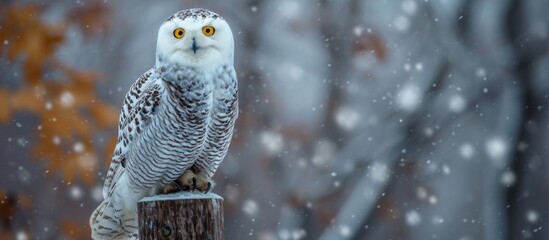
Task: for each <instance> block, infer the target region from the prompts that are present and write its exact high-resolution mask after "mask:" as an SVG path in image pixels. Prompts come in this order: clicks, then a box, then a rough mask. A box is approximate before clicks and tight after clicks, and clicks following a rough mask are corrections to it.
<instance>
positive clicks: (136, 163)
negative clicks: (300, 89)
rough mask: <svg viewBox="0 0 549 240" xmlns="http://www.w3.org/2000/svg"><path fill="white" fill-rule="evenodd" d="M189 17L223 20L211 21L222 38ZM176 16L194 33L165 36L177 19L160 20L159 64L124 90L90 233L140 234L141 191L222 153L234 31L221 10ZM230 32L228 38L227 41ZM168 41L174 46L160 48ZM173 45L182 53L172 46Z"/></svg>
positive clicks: (149, 191) (232, 106) (232, 112)
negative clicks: (191, 47)
mask: <svg viewBox="0 0 549 240" xmlns="http://www.w3.org/2000/svg"><path fill="white" fill-rule="evenodd" d="M193 14H194V15H193ZM182 16H184V17H182ZM189 17H193V18H195V19H196V18H202V20H204V21H210V20H214V21H222V22H220V23H216V22H214V23H211V21H210V24H214V25H215V24H217V25H216V26H218V25H219V26H218V28H219V30H218V31H225V32H227V31H228V33H223V32H221V33H220V34H221V36H220V37H219V39H214V38H211V39H210V38H204V37H203V36H200V35H199V33H198V31H194V32H191V30H192V29H193V27H192V26H193V25H189V24H196V23H194V22H192V23H189V22H185V19H187V18H189ZM174 19H179V20H177V21H175V22H176V23H175V24H176V25H177V24H179V25H181V26H187V27H188V29H189V30H188V32H191V33H190V34H191V35H190V36H189V37H188V38H191V37H192V40H185V39H182V40H181V41H173V40H172V39H169V38H168V37H165V36H164V33H163V31H164V30H163V28H167V30H165V31H166V32H168V31H170V29H171V28H173V27H172V25H174V24H172V23H168V25H166V23H165V24H163V26H162V27H161V29H160V31H159V40H158V41H159V42H158V47H157V62H156V65H155V66H154V67H153V68H151V69H150V70H148V71H147V72H145V73H144V74H143V75H142V76H141V77H139V78H138V79H137V81H136V82H135V83H134V84H133V85H132V86H131V88H130V90H129V92H128V93H127V94H126V98H125V100H124V105H123V107H122V110H121V113H120V119H119V126H118V144H117V146H116V148H115V151H114V154H113V158H112V163H111V167H110V168H109V171H108V173H107V176H106V179H105V185H104V189H103V197H104V199H105V200H104V201H103V202H102V204H101V205H100V206H99V207H98V208H97V209H96V210H95V211H94V213H93V214H92V217H91V218H90V225H91V227H92V237H93V238H94V239H113V238H127V237H130V238H132V239H135V238H137V213H136V211H135V210H136V209H135V207H136V205H135V204H136V202H137V201H138V200H139V199H141V198H143V197H146V196H151V195H153V194H155V193H156V192H157V190H158V189H159V188H161V187H162V186H164V185H166V184H169V183H171V182H173V181H174V180H176V179H177V178H178V177H179V176H181V175H182V173H183V172H184V171H185V170H187V169H189V168H191V167H192V168H193V169H197V170H198V171H199V172H201V173H202V174H203V175H205V176H204V177H205V178H207V179H210V178H211V177H212V176H213V174H214V173H215V171H216V170H217V168H218V166H219V164H220V163H221V161H222V160H223V158H224V157H225V155H226V154H227V151H228V148H229V144H230V140H231V137H232V132H233V128H234V124H235V120H236V118H237V114H238V101H237V92H238V86H237V78H236V73H235V70H234V67H233V51H234V50H233V49H234V43H233V42H232V33H230V29H228V30H227V29H225V30H224V28H225V25H226V23H225V22H224V20H223V19H222V18H221V17H220V16H219V15H217V14H215V13H213V12H209V11H208V10H204V9H193V10H184V11H181V12H179V13H176V14H174V15H173V16H172V17H170V18H169V19H168V20H167V22H168V21H172V20H174ZM169 24H171V25H169ZM226 28H228V25H227V26H226ZM195 32H196V33H195ZM193 34H194V35H193ZM222 34H226V36H225V35H222ZM228 36H230V44H233V45H230V46H228V47H225V46H224V45H225V44H229V42H227V41H226V38H228ZM196 38H200V39H199V40H196ZM183 40H185V41H187V42H188V41H193V44H197V43H196V42H197V41H200V42H199V43H198V44H199V45H201V46H204V47H203V49H204V50H202V51H204V53H199V54H202V55H197V53H196V51H195V52H194V55H192V53H187V52H186V51H187V50H188V49H187V48H188V46H187V45H188V44H187V42H184V41H183ZM212 40H213V41H212ZM218 40H219V41H218ZM166 42H168V43H171V44H173V45H174V46H175V47H174V49H175V50H176V51H172V50H171V49H168V50H165V49H163V48H164V45H165V44H166ZM209 45H211V46H213V47H211V48H209ZM220 45H221V46H220ZM225 48H226V49H225ZM212 49H213V50H212ZM216 49H218V50H216ZM219 49H221V50H219ZM177 51H181V52H182V53H180V55H177V54H179V53H173V52H177ZM199 51H201V50H199ZM216 51H218V52H219V54H218V52H216Z"/></svg>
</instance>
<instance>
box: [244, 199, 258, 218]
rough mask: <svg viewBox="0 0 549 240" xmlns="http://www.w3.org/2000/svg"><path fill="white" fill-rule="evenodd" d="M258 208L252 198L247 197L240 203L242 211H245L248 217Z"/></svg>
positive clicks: (254, 213)
mask: <svg viewBox="0 0 549 240" xmlns="http://www.w3.org/2000/svg"><path fill="white" fill-rule="evenodd" d="M258 210H259V207H258V206H257V203H256V202H255V201H254V200H251V199H247V200H246V201H244V203H243V204H242V211H244V213H246V214H247V215H248V216H250V217H253V216H255V215H256V214H257V212H258Z"/></svg>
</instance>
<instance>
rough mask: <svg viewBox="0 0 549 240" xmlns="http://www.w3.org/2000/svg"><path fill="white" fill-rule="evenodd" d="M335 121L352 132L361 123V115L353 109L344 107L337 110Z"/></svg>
mask: <svg viewBox="0 0 549 240" xmlns="http://www.w3.org/2000/svg"><path fill="white" fill-rule="evenodd" d="M335 121H336V123H337V125H338V126H340V127H341V128H343V129H345V130H352V129H353V128H354V127H355V126H356V125H357V124H358V123H359V122H360V114H359V113H358V112H357V111H355V110H353V109H351V108H346V107H342V108H339V109H338V110H337V112H336V114H335Z"/></svg>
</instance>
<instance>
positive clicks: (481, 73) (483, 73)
mask: <svg viewBox="0 0 549 240" xmlns="http://www.w3.org/2000/svg"><path fill="white" fill-rule="evenodd" d="M475 75H476V76H477V77H478V78H484V77H486V70H485V69H484V68H477V70H476V71H475Z"/></svg>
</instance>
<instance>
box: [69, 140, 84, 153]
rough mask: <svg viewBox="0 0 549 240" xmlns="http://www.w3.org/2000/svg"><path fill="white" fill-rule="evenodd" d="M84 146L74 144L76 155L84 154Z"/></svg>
mask: <svg viewBox="0 0 549 240" xmlns="http://www.w3.org/2000/svg"><path fill="white" fill-rule="evenodd" d="M84 149H85V147H84V144H83V143H81V142H76V143H74V145H73V146H72V150H73V151H74V152H76V153H81V152H84Z"/></svg>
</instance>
